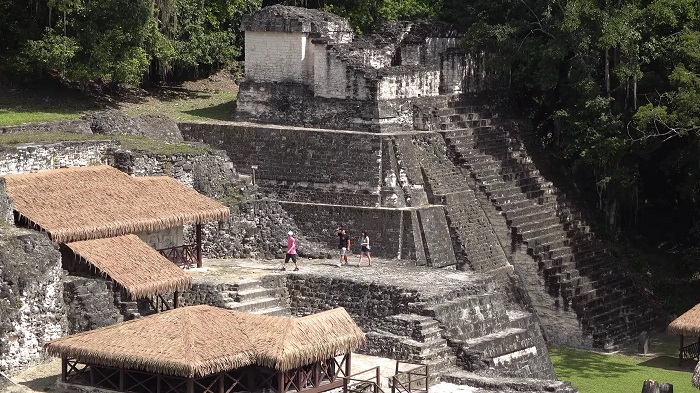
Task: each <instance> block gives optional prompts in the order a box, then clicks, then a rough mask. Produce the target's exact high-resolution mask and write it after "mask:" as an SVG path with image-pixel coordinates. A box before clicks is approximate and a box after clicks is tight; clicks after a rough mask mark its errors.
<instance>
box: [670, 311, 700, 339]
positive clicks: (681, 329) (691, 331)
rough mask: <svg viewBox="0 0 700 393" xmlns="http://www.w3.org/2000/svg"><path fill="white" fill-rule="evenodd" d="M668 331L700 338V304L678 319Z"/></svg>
mask: <svg viewBox="0 0 700 393" xmlns="http://www.w3.org/2000/svg"><path fill="white" fill-rule="evenodd" d="M666 330H667V331H668V332H669V333H672V334H680V335H684V336H697V337H700V304H698V305H696V306H695V307H693V308H691V309H690V310H688V311H686V312H685V313H684V314H683V315H681V316H680V317H678V318H676V319H675V320H674V321H673V322H671V323H670V324H669V325H668V328H667V329H666Z"/></svg>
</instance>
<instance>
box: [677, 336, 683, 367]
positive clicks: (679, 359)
mask: <svg viewBox="0 0 700 393" xmlns="http://www.w3.org/2000/svg"><path fill="white" fill-rule="evenodd" d="M679 337H680V338H681V345H680V349H679V350H678V365H679V366H682V365H683V335H682V334H681V335H679Z"/></svg>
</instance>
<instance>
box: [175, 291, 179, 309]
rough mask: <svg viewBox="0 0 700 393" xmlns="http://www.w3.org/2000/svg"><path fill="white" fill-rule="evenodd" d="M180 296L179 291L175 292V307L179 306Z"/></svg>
mask: <svg viewBox="0 0 700 393" xmlns="http://www.w3.org/2000/svg"><path fill="white" fill-rule="evenodd" d="M179 297H180V293H179V292H178V291H175V292H173V308H177V306H178V301H179V299H178V298H179Z"/></svg>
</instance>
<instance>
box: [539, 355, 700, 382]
mask: <svg viewBox="0 0 700 393" xmlns="http://www.w3.org/2000/svg"><path fill="white" fill-rule="evenodd" d="M652 350H655V351H659V353H658V354H657V355H655V356H647V357H642V356H634V355H625V354H601V353H594V352H588V351H581V350H575V349H569V348H559V347H552V348H549V356H550V357H551V359H552V363H553V364H554V370H555V371H556V372H557V377H558V378H559V379H561V380H564V381H569V382H571V383H572V384H573V385H574V386H575V387H577V388H578V389H579V392H580V393H632V392H641V391H642V385H643V383H644V380H647V379H654V380H657V381H660V382H668V383H671V384H673V391H674V393H692V392H697V389H695V388H694V387H693V386H692V384H691V382H690V379H691V377H692V370H693V366H694V364H690V363H689V364H686V365H684V367H683V368H682V369H680V368H679V367H678V358H677V357H675V355H673V352H672V351H673V350H672V349H670V347H669V346H666V345H662V346H660V347H658V348H654V347H652ZM669 351H671V353H668V352H669Z"/></svg>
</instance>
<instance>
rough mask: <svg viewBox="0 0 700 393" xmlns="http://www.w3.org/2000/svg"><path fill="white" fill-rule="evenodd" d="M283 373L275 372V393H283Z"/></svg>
mask: <svg viewBox="0 0 700 393" xmlns="http://www.w3.org/2000/svg"><path fill="white" fill-rule="evenodd" d="M284 382H285V381H284V371H278V372H277V386H278V387H277V393H284Z"/></svg>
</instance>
